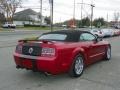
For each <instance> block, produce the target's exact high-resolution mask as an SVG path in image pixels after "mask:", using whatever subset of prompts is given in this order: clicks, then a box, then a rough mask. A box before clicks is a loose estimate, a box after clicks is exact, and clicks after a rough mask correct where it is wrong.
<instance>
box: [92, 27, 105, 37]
mask: <svg viewBox="0 0 120 90" xmlns="http://www.w3.org/2000/svg"><path fill="white" fill-rule="evenodd" d="M90 32H91V33H92V34H94V35H96V36H98V37H104V33H102V31H101V30H100V29H92V30H90Z"/></svg>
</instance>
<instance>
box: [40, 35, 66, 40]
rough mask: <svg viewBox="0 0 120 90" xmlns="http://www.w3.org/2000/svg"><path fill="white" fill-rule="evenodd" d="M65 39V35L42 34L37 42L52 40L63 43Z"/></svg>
mask: <svg viewBox="0 0 120 90" xmlns="http://www.w3.org/2000/svg"><path fill="white" fill-rule="evenodd" d="M66 38H67V35H66V34H44V35H42V36H40V37H39V38H38V39H39V40H54V41H64V40H65V39H66Z"/></svg>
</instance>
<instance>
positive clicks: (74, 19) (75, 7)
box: [73, 0, 76, 28]
mask: <svg viewBox="0 0 120 90" xmlns="http://www.w3.org/2000/svg"><path fill="white" fill-rule="evenodd" d="M75 8H76V7H75V0H74V8H73V28H74V26H75Z"/></svg>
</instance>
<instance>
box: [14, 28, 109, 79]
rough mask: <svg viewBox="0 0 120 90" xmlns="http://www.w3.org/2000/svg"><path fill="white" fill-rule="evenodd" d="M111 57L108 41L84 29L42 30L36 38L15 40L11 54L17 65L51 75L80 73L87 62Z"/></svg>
mask: <svg viewBox="0 0 120 90" xmlns="http://www.w3.org/2000/svg"><path fill="white" fill-rule="evenodd" d="M103 59H105V60H110V59H111V45H110V44H109V42H107V41H104V40H102V39H100V38H97V37H96V36H94V35H93V34H91V33H90V32H88V31H79V30H61V31H53V32H48V33H44V34H42V35H41V36H39V37H38V38H37V39H36V40H19V42H18V45H17V46H16V50H15V53H14V60H15V63H16V67H17V68H21V69H27V70H33V71H40V72H46V73H50V74H53V75H57V74H60V73H69V75H70V76H72V77H79V76H81V75H82V73H83V71H84V68H85V67H86V66H87V65H90V64H92V63H95V62H97V61H100V60H103Z"/></svg>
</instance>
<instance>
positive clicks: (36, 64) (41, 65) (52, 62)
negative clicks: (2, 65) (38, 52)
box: [14, 53, 64, 75]
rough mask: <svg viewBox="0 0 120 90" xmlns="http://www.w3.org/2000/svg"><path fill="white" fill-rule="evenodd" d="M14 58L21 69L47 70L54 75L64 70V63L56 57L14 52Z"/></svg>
mask: <svg viewBox="0 0 120 90" xmlns="http://www.w3.org/2000/svg"><path fill="white" fill-rule="evenodd" d="M14 60H15V63H16V67H17V68H21V69H27V70H33V71H38V72H47V73H50V74H53V75H56V74H59V73H61V72H63V70H62V69H61V67H62V65H61V64H60V63H59V62H58V61H59V59H58V58H56V57H49V58H47V57H36V56H28V55H21V54H17V53H14ZM58 63H59V64H58ZM62 68H64V67H62Z"/></svg>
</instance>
